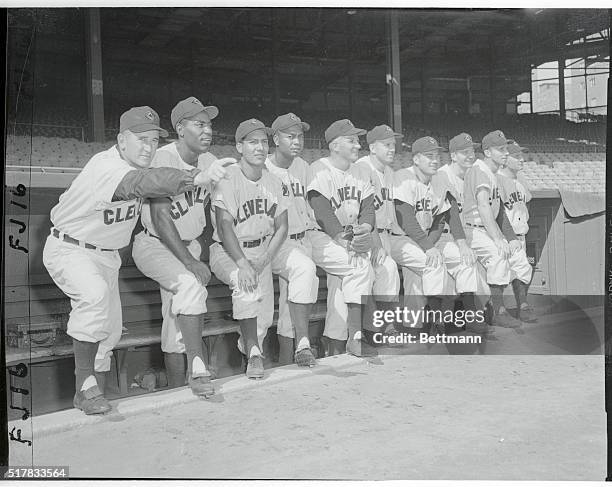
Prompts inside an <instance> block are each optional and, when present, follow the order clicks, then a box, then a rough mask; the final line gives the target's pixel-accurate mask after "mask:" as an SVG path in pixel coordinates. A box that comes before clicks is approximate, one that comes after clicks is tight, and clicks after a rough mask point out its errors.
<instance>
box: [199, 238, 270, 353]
mask: <svg viewBox="0 0 612 487" xmlns="http://www.w3.org/2000/svg"><path fill="white" fill-rule="evenodd" d="M269 241H270V238H269V237H268V238H267V239H266V240H265V242H263V243H262V244H261V245H259V246H257V247H250V248H245V247H243V248H242V252H243V253H244V256H245V257H246V258H247V260H255V259H256V258H257V257H259V256H260V255H261V254H263V253H264V252H265V251H266V249H267V248H268V244H269ZM210 270H211V271H212V272H213V273H214V274H215V276H217V278H218V279H219V280H220V281H222V282H224V283H225V284H227V285H228V286H229V287H230V289H232V313H233V317H234V319H235V320H245V319H248V318H257V338H258V342H259V349H260V350H261V351H263V341H264V338H266V334H267V333H268V328H270V326H272V322H273V320H274V286H273V284H272V267H271V265H270V264H268V265H267V266H266V267H264V268H263V270H262V271H261V272H260V274H259V280H258V285H257V289H256V290H255V291H254V292H252V293H245V292H243V291H242V290H240V289H239V288H238V282H237V275H238V266H237V265H236V263H235V262H234V260H233V259H232V258H231V257H230V255H229V254H228V253H227V252H226V251H225V249H224V248H223V246H222V245H221V244H220V243H218V242H215V243H214V244H213V245H211V246H210ZM238 349H239V350H240V351H241V352H242V353H243V354H244V353H245V352H246V350H245V349H244V345H243V343H242V337H240V339H238Z"/></svg>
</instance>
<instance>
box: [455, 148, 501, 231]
mask: <svg viewBox="0 0 612 487" xmlns="http://www.w3.org/2000/svg"><path fill="white" fill-rule="evenodd" d="M480 188H486V189H488V190H489V205H490V206H491V211H492V213H493V218H497V215H499V205H500V199H499V185H498V182H497V177H496V176H495V174H493V171H491V169H489V167H488V166H487V164H486V163H485V162H484V161H482V160H480V159H478V160H476V162H475V163H474V165H473V166H472V167H471V168H470V169H468V171H467V172H466V173H465V186H464V191H463V197H464V201H463V202H464V205H463V220H464V221H465V222H466V223H470V224H472V225H483V223H482V218H481V217H480V212H479V211H478V200H477V199H476V194H477V192H478V189H480Z"/></svg>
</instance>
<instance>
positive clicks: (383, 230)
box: [377, 228, 391, 233]
mask: <svg viewBox="0 0 612 487" xmlns="http://www.w3.org/2000/svg"><path fill="white" fill-rule="evenodd" d="M377 230H378V233H391V230H389V229H388V228H377Z"/></svg>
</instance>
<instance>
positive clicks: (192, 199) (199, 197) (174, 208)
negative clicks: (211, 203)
mask: <svg viewBox="0 0 612 487" xmlns="http://www.w3.org/2000/svg"><path fill="white" fill-rule="evenodd" d="M184 195H185V202H186V203H187V208H183V205H181V202H180V201H178V200H175V201H173V202H172V205H171V206H170V216H171V217H172V219H173V220H178V219H179V218H180V217H181V216H183V215H186V214H187V212H188V211H189V208H193V206H195V205H196V204H198V203H202V204H203V205H204V206H206V202H207V201H208V198H210V195H209V194H208V192H207V191H206V189H205V188H202V187H201V186H198V187H197V188H196V190H195V191H186V192H185V193H184Z"/></svg>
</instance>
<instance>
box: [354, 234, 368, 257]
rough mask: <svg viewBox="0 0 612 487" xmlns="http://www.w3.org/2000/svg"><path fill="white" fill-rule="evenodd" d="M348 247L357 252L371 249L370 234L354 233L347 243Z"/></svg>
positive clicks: (361, 252) (360, 252)
mask: <svg viewBox="0 0 612 487" xmlns="http://www.w3.org/2000/svg"><path fill="white" fill-rule="evenodd" d="M349 248H350V249H351V250H352V251H353V252H355V253H357V254H363V253H366V252H369V251H370V250H372V234H371V233H360V234H359V235H357V234H355V236H354V237H353V239H352V240H351V242H350V244H349Z"/></svg>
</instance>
